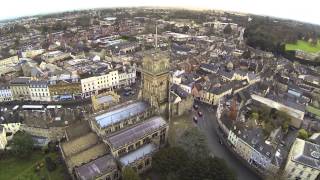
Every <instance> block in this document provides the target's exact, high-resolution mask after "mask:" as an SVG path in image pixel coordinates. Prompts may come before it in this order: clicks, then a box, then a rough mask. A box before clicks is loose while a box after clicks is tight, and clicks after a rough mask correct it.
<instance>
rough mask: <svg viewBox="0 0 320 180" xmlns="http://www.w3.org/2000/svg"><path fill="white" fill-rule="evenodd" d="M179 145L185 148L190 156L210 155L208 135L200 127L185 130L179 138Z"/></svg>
mask: <svg viewBox="0 0 320 180" xmlns="http://www.w3.org/2000/svg"><path fill="white" fill-rule="evenodd" d="M177 145H178V146H179V147H181V148H183V149H184V150H185V151H186V152H187V153H188V155H189V156H190V157H200V158H201V157H206V156H208V155H209V149H208V146H207V142H206V137H205V135H204V134H203V133H201V132H200V131H199V129H198V128H192V129H190V130H187V131H185V132H184V133H183V134H182V136H181V137H180V139H179V140H178V142H177Z"/></svg>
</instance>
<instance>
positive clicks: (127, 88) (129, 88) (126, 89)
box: [124, 87, 132, 92]
mask: <svg viewBox="0 0 320 180" xmlns="http://www.w3.org/2000/svg"><path fill="white" fill-rule="evenodd" d="M131 90H132V88H131V87H125V88H124V91H126V92H129V91H131Z"/></svg>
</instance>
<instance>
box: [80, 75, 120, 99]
mask: <svg viewBox="0 0 320 180" xmlns="http://www.w3.org/2000/svg"><path fill="white" fill-rule="evenodd" d="M117 87H119V74H118V71H117V70H115V71H110V72H108V73H106V74H103V75H100V76H92V77H88V78H84V79H81V89H82V95H83V96H84V97H89V96H91V95H92V94H98V91H100V90H105V89H114V88H117Z"/></svg>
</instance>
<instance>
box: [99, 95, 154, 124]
mask: <svg viewBox="0 0 320 180" xmlns="http://www.w3.org/2000/svg"><path fill="white" fill-rule="evenodd" d="M148 107H149V105H148V104H147V103H146V102H142V101H139V102H135V103H132V104H129V105H124V106H122V107H120V108H117V109H113V110H111V111H109V112H106V113H104V114H101V115H98V116H96V117H95V120H96V121H97V123H98V124H99V125H100V126H101V127H106V126H109V125H111V124H114V123H118V122H120V121H122V120H125V119H127V118H129V117H132V116H135V115H138V114H140V113H142V112H144V111H145V110H146V109H147V108H148Z"/></svg>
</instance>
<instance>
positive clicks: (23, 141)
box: [11, 132, 34, 158]
mask: <svg viewBox="0 0 320 180" xmlns="http://www.w3.org/2000/svg"><path fill="white" fill-rule="evenodd" d="M33 146H34V142H33V140H32V138H31V136H30V134H28V133H26V132H18V133H16V134H15V135H14V137H13V139H12V145H11V148H12V151H13V152H14V154H15V155H17V156H18V157H20V158H27V157H30V154H31V152H32V150H33Z"/></svg>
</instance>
